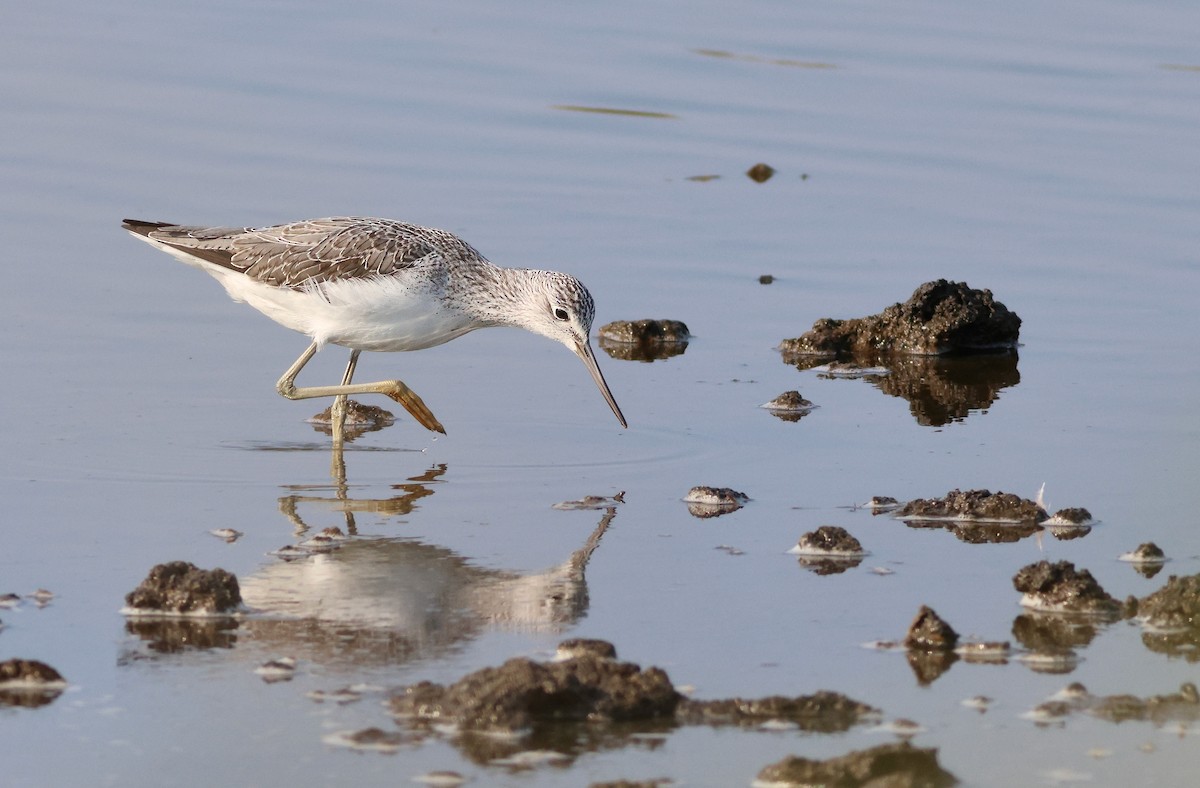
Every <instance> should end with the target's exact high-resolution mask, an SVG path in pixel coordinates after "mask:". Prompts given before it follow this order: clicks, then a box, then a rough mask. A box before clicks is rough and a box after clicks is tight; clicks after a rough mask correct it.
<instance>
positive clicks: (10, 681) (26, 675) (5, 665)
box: [0, 659, 67, 709]
mask: <svg viewBox="0 0 1200 788" xmlns="http://www.w3.org/2000/svg"><path fill="white" fill-rule="evenodd" d="M66 687H67V682H66V679H64V678H63V677H62V674H61V673H59V672H58V671H57V670H55V669H54V668H52V667H50V666H49V665H47V664H46V663H45V662H39V661H38V660H36V659H9V660H5V661H4V662H0V707H4V706H19V707H23V708H27V709H35V708H37V707H39V706H45V705H46V704H48V703H50V702H52V701H53V700H54V699H55V698H57V697H58V696H59V695H61V694H62V691H63V690H64V689H66Z"/></svg>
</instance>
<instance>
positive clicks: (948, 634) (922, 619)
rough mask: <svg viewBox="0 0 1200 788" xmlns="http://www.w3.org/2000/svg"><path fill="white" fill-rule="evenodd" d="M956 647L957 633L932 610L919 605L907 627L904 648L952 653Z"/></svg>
mask: <svg viewBox="0 0 1200 788" xmlns="http://www.w3.org/2000/svg"><path fill="white" fill-rule="evenodd" d="M957 645H958V633H957V632H955V631H954V627H952V626H950V625H949V624H947V623H946V622H945V621H943V620H942V617H941V616H939V615H938V614H937V613H935V612H934V611H933V608H931V607H928V606H926V605H921V609H920V610H918V611H917V615H916V618H914V619H913V622H912V624H911V625H910V626H909V627H908V634H907V635H906V636H905V637H904V647H905V648H910V649H917V650H920V651H952V650H954V647H955V646H957Z"/></svg>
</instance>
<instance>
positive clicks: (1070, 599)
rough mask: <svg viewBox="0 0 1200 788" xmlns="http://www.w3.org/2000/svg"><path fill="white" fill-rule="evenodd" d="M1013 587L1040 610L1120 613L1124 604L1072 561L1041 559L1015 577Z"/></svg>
mask: <svg viewBox="0 0 1200 788" xmlns="http://www.w3.org/2000/svg"><path fill="white" fill-rule="evenodd" d="M1013 586H1014V587H1015V588H1016V589H1017V590H1018V591H1020V592H1021V593H1023V594H1024V595H1025V596H1024V598H1022V600H1021V604H1022V605H1025V606H1026V607H1031V608H1035V609H1038V610H1053V611H1059V612H1064V613H1088V614H1091V615H1104V616H1117V615H1120V613H1121V603H1120V602H1118V601H1117V600H1116V599H1113V598H1112V597H1111V596H1109V595H1108V593H1107V592H1106V591H1105V590H1104V589H1103V588H1101V587H1100V584H1099V583H1098V582H1096V578H1094V577H1092V573H1091V572H1089V571H1088V570H1086V569H1080V570H1076V569H1075V565H1074V564H1073V563H1071V562H1070V561H1059V562H1057V563H1053V564H1052V563H1050V562H1049V561H1038V562H1037V563H1036V564H1030V565H1029V566H1026V567H1024V568H1023V569H1021V570H1020V571H1018V572H1017V574H1016V575H1015V576H1014V577H1013Z"/></svg>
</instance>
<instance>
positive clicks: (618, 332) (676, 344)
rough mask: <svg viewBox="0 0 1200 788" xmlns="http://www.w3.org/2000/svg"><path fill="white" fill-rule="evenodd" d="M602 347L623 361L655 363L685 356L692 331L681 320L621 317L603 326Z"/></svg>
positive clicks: (601, 329)
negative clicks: (625, 318)
mask: <svg viewBox="0 0 1200 788" xmlns="http://www.w3.org/2000/svg"><path fill="white" fill-rule="evenodd" d="M598 333H599V337H600V347H601V348H603V349H604V352H605V353H607V354H608V355H609V356H611V357H613V358H616V359H620V360H622V361H642V362H653V361H662V360H665V359H668V358H672V357H674V356H678V355H682V354H683V352H684V351H685V350H687V346H688V340H689V339H691V336H692V335H691V333H690V332H689V331H688V327H687V325H685V324H684V323H683V322H681V321H679V320H618V321H616V322H613V323H607V324H605V325H603V326H601V327H600V331H599V332H598Z"/></svg>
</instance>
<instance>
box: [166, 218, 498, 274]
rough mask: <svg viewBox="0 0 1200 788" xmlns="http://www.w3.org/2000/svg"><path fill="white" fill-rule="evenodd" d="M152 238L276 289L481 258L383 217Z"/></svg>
mask: <svg viewBox="0 0 1200 788" xmlns="http://www.w3.org/2000/svg"><path fill="white" fill-rule="evenodd" d="M149 236H150V237H151V238H153V239H155V240H157V241H162V242H163V243H167V244H170V245H172V246H175V247H177V248H179V249H182V250H184V251H186V252H188V253H189V254H193V255H195V256H196V257H199V258H201V259H204V260H206V261H208V262H211V263H215V264H217V265H220V266H222V267H225V268H230V269H232V270H235V271H241V272H242V273H244V274H246V275H247V276H249V277H251V278H253V279H256V280H258V281H260V282H263V283H265V284H270V285H275V286H276V287H287V288H294V289H299V288H303V287H305V286H310V285H314V284H320V283H322V282H332V281H336V280H339V279H355V278H366V277H374V276H388V275H390V274H394V273H396V272H397V271H402V270H404V269H406V268H411V267H412V266H413V265H414V264H416V263H417V262H418V261H421V260H424V259H426V258H440V259H442V260H446V261H450V260H455V259H472V260H478V259H481V258H480V256H479V253H478V252H476V251H475V250H474V249H473V248H471V246H470V245H468V244H467V243H466V242H464V241H462V240H461V239H459V238H458V237H457V236H455V235H452V234H451V233H448V232H445V231H444V230H435V229H431V228H427V227H420V226H418V225H415V224H408V223H407V222H397V221H391V220H388V219H367V218H358V217H335V218H331V219H312V220H308V221H301V222H293V223H291V224H282V225H277V226H275V227H264V228H259V229H251V228H229V227H211V228H206V227H180V226H170V227H162V228H159V229H156V230H153V231H151V232H150V233H149Z"/></svg>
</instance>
